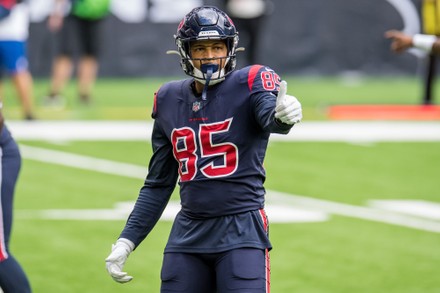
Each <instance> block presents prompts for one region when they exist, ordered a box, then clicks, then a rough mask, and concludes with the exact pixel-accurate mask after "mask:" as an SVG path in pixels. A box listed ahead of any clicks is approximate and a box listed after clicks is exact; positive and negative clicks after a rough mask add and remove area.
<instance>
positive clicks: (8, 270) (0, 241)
mask: <svg viewBox="0 0 440 293" xmlns="http://www.w3.org/2000/svg"><path fill="white" fill-rule="evenodd" d="M2 106H3V104H2V102H1V100H0V288H1V289H2V290H3V291H2V290H0V292H5V293H8V292H17V293H29V292H31V287H30V285H29V281H28V278H27V277H26V274H25V273H24V271H23V269H22V268H21V266H20V264H19V263H18V262H17V260H16V259H15V258H14V256H13V255H12V254H11V252H10V251H9V239H10V235H11V226H12V208H13V199H14V189H15V185H16V182H17V177H18V174H19V171H20V165H21V157H20V152H19V150H18V146H17V143H16V142H15V141H14V139H13V138H12V136H11V134H10V132H9V130H8V129H7V128H6V126H5V125H4V119H3V115H2V111H1V108H2Z"/></svg>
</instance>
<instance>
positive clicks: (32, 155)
mask: <svg viewBox="0 0 440 293" xmlns="http://www.w3.org/2000/svg"><path fill="white" fill-rule="evenodd" d="M20 148H21V149H22V150H24V152H23V157H25V158H28V159H34V160H38V161H42V162H47V163H53V164H61V165H63V166H69V167H75V168H81V169H86V170H94V171H97V172H105V173H107V174H113V175H121V174H124V176H128V177H133V178H141V176H145V175H142V174H140V173H142V172H143V171H142V170H143V168H142V167H139V166H135V165H131V164H125V163H117V162H112V161H108V160H101V159H95V158H90V157H86V156H81V155H73V154H70V153H65V152H59V151H52V150H46V149H41V148H36V147H29V146H23V145H21V146H20ZM36 154H38V155H36ZM54 158H56V159H54ZM100 164H101V165H100ZM97 166H99V167H97ZM90 167H91V168H90ZM120 167H121V168H122V169H124V168H126V170H130V171H121V173H119V169H118V168H120ZM106 168H108V169H106ZM109 170H115V171H111V172H109ZM116 170H117V171H116ZM145 174H146V172H145ZM142 178H143V177H142ZM267 193H268V194H267V200H268V203H269V204H270V205H274V206H285V207H296V208H298V207H301V208H305V209H306V210H308V211H317V212H321V213H322V212H324V213H330V214H337V215H342V216H346V217H352V218H359V219H365V220H371V221H376V222H382V223H388V224H393V225H399V226H404V227H408V228H414V229H419V230H424V231H429V232H435V233H440V222H435V221H429V220H424V219H420V218H416V217H411V216H405V215H401V214H396V213H392V212H389V211H384V210H380V209H373V208H365V207H360V206H352V205H348V204H342V203H336V202H331V201H326V200H320V199H314V198H309V197H304V196H299V195H293V194H287V193H282V192H277V191H272V190H267ZM268 206H269V205H268ZM68 211H69V210H62V211H61V212H62V213H64V214H65V215H67V212H68ZM277 211H280V210H275V209H274V212H273V214H274V216H275V215H276V214H277ZM53 212H55V211H53ZM83 212H84V211H83ZM96 212H97V211H93V210H92V214H94V213H95V214H96ZM111 212H112V213H114V212H115V211H114V210H111ZM290 212H291V211H289V212H288V213H290ZM85 213H87V211H86V212H85ZM321 217H323V218H322V219H324V217H327V216H326V215H321Z"/></svg>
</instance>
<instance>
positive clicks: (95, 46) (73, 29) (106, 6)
mask: <svg viewBox="0 0 440 293" xmlns="http://www.w3.org/2000/svg"><path fill="white" fill-rule="evenodd" d="M54 1H55V2H54V8H53V11H52V13H51V15H50V16H49V19H48V27H49V30H50V31H52V32H54V33H56V39H57V45H58V46H57V47H58V48H57V50H58V53H57V54H56V57H55V60H54V63H53V66H52V77H51V83H50V89H49V93H48V96H47V97H46V104H48V105H57V106H62V105H64V103H65V99H64V98H63V96H62V91H63V90H64V88H65V86H66V83H67V82H68V81H69V80H70V77H71V75H72V72H73V69H74V66H73V65H74V64H73V58H74V57H75V56H74V55H75V53H76V51H75V49H77V50H78V53H79V62H78V67H77V87H78V98H79V101H80V102H81V103H83V104H89V103H90V102H91V93H92V89H93V86H94V84H95V80H96V76H97V73H98V65H99V64H98V61H99V60H98V59H99V55H100V51H101V44H100V35H101V26H102V22H103V20H104V18H105V17H106V16H107V15H108V14H109V11H110V0H54Z"/></svg>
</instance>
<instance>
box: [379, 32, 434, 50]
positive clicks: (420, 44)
mask: <svg viewBox="0 0 440 293" xmlns="http://www.w3.org/2000/svg"><path fill="white" fill-rule="evenodd" d="M385 38H387V39H390V40H391V41H392V42H391V50H392V51H393V52H396V53H402V52H404V51H405V50H407V49H409V48H412V47H414V48H418V49H421V50H424V51H426V52H429V53H433V54H440V39H438V38H437V37H436V36H434V35H424V34H415V35H413V36H412V35H408V34H405V33H403V32H400V31H396V30H390V31H387V32H386V33H385Z"/></svg>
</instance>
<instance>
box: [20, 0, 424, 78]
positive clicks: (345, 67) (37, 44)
mask: <svg viewBox="0 0 440 293" xmlns="http://www.w3.org/2000/svg"><path fill="white" fill-rule="evenodd" d="M420 1H421V0H394V1H393V0H356V1H353V0H331V1H328V0H295V1H292V0H272V3H273V9H271V11H269V12H268V15H267V18H266V21H265V26H264V29H262V30H261V32H260V33H261V36H262V40H261V43H260V45H259V47H258V60H259V63H261V64H265V65H270V66H271V67H272V68H274V69H275V70H277V71H278V72H280V73H282V74H296V75H337V74H346V73H356V74H365V75H378V74H379V75H408V74H414V73H415V72H417V71H420V70H423V66H424V62H425V59H426V58H425V57H426V56H425V55H423V54H420V52H418V51H417V52H416V51H412V52H408V53H404V54H401V55H396V54H393V53H391V52H390V50H389V45H390V42H389V41H388V40H386V39H384V37H383V34H384V32H385V31H386V30H389V29H399V30H402V29H404V30H405V31H407V32H419V31H420V27H421V25H420V17H419V11H420ZM203 2H204V3H205V4H213V5H217V6H219V7H223V1H220V0H211V1H203ZM31 3H32V1H31ZM44 3H49V2H48V1H47V0H34V4H33V5H32V6H31V8H32V9H33V18H32V23H31V27H30V39H29V57H30V65H31V70H32V72H33V74H34V76H36V77H45V76H48V75H49V74H50V67H51V61H52V58H53V55H54V52H55V50H56V48H55V40H54V36H53V35H52V34H51V33H49V31H48V30H47V27H46V16H47V14H45V11H46V12H47V11H48V10H44V9H42V5H44ZM201 3H202V1H201V0H179V1H172V0H150V1H148V2H145V1H140V0H114V2H113V6H112V14H111V15H110V16H109V18H108V19H106V20H105V22H104V30H103V34H102V36H101V41H102V42H103V54H102V57H101V67H100V75H101V76H118V77H134V76H168V75H176V76H178V75H182V72H181V70H180V66H179V64H178V63H179V60H178V56H177V55H167V54H166V53H165V52H166V51H167V50H170V49H175V45H174V40H173V34H174V33H175V30H176V27H177V24H178V22H179V20H180V19H181V17H182V16H183V14H184V13H185V12H187V11H188V9H190V7H193V6H194V5H199V4H201ZM36 9H38V11H36ZM130 9H131V10H130ZM414 15H415V16H416V17H415V18H416V19H414ZM241 54H246V53H241ZM239 58H240V57H239ZM242 59H244V58H242ZM239 65H240V66H243V65H244V64H243V62H242V61H240V63H239Z"/></svg>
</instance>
